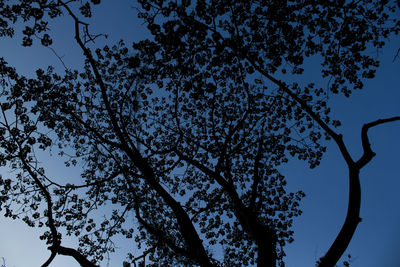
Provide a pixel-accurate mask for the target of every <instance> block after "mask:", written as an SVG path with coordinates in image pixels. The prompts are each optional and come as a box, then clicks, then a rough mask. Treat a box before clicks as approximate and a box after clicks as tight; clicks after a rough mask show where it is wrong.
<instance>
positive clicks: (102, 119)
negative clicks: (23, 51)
mask: <svg viewBox="0 0 400 267" xmlns="http://www.w3.org/2000/svg"><path fill="white" fill-rule="evenodd" d="M138 3H139V4H140V5H141V9H140V12H139V16H140V18H141V19H142V20H143V21H144V23H145V24H146V26H147V28H148V29H149V31H150V33H151V35H152V37H151V38H149V39H147V40H143V41H140V42H136V43H134V44H133V46H132V48H129V46H127V45H126V44H125V42H124V41H120V42H118V43H117V44H115V45H110V46H105V47H103V48H101V49H100V48H93V46H92V45H90V44H89V43H90V42H95V41H96V39H97V38H98V37H101V36H100V35H93V34H92V33H91V32H90V30H89V24H87V23H86V22H85V21H84V20H85V18H88V17H90V16H91V15H92V11H91V6H92V5H93V4H100V1H91V3H89V2H85V3H83V2H82V1H65V2H63V1H39V0H37V1H20V2H19V3H18V4H14V5H12V6H9V5H6V4H5V3H3V2H2V3H1V6H0V8H1V9H2V10H1V13H0V14H1V22H2V23H1V25H0V26H1V35H2V36H4V35H5V36H13V34H14V32H13V27H12V26H10V25H13V23H17V22H18V21H19V20H21V19H22V20H23V23H26V24H28V23H32V24H31V26H26V28H25V29H24V31H23V35H24V38H23V44H22V45H24V46H30V45H32V43H33V41H34V40H35V38H39V39H40V40H41V44H42V45H44V46H50V45H51V44H52V39H51V32H50V31H49V30H48V29H47V21H48V20H50V21H51V19H53V18H55V17H59V16H61V15H65V16H66V17H68V19H70V20H72V21H73V22H74V27H75V28H74V30H75V41H76V43H77V45H78V46H79V47H80V49H81V50H82V52H83V54H84V57H85V65H84V68H83V69H82V70H72V69H66V70H65V73H57V72H56V71H55V70H54V68H52V67H50V68H48V69H47V70H41V69H38V70H37V71H36V77H35V78H27V77H24V76H22V75H19V74H18V72H17V71H16V70H15V69H14V68H12V67H9V66H8V64H7V63H6V62H5V60H4V59H2V60H1V61H0V74H1V84H2V88H3V91H2V96H1V97H2V103H1V111H2V119H1V122H0V124H1V125H0V126H1V127H0V131H1V137H0V138H1V139H0V143H1V149H2V152H1V158H0V159H1V164H2V165H3V166H9V167H10V168H11V169H13V170H15V171H17V174H16V176H15V177H14V178H12V179H3V178H2V179H0V185H1V186H2V191H1V195H0V207H1V208H4V209H5V216H6V217H11V218H13V219H17V218H20V219H22V220H24V221H25V222H26V223H27V224H28V225H29V226H37V227H46V228H47V229H48V230H47V231H46V232H45V234H44V235H43V236H42V238H43V239H45V240H46V242H47V244H48V245H49V250H50V251H51V256H50V257H49V259H48V260H47V261H46V262H45V263H44V264H43V266H48V265H49V264H50V263H51V262H52V260H53V259H54V257H55V256H56V255H57V254H60V255H68V256H71V257H73V258H74V259H76V261H77V262H79V263H80V264H81V265H82V266H96V264H98V262H100V261H101V260H102V259H103V257H104V254H105V253H107V252H110V251H113V250H114V244H113V238H114V237H115V236H117V235H122V236H124V237H126V238H133V239H134V242H136V244H137V246H138V248H140V249H142V250H143V254H142V255H132V254H130V255H129V259H130V263H132V264H133V265H135V266H137V264H141V265H145V264H146V263H145V261H147V264H148V265H149V266H159V265H163V266H188V265H199V266H249V265H257V266H284V261H283V257H284V255H285V253H284V250H283V248H284V246H285V244H286V243H287V242H291V241H292V240H293V238H292V235H293V231H292V230H291V226H292V222H293V219H294V217H296V216H298V215H300V214H301V210H300V208H299V202H300V200H301V198H302V197H303V196H304V193H303V192H301V191H300V192H286V190H285V186H286V180H285V177H284V176H283V175H282V174H281V173H280V171H279V170H278V169H279V168H280V167H281V166H283V165H284V164H286V163H287V162H289V160H291V159H292V158H293V157H295V158H298V159H300V160H304V161H306V162H307V163H308V164H309V166H310V167H311V168H314V167H316V166H317V165H318V164H319V163H320V160H321V158H322V155H323V153H324V152H325V150H326V148H325V144H326V143H325V141H324V140H323V139H324V138H325V139H327V140H331V139H332V140H333V142H335V143H336V144H337V146H338V147H339V149H340V151H341V154H342V156H343V158H344V159H345V161H346V163H347V166H348V170H349V183H350V195H349V206H348V211H347V216H346V220H345V223H344V224H343V226H342V229H341V231H340V232H339V233H338V235H337V238H336V240H335V242H334V243H333V244H332V245H331V247H330V249H329V250H328V252H327V253H326V254H325V255H324V256H323V257H322V258H321V259H320V261H319V262H318V266H334V265H335V264H336V263H337V262H338V261H339V259H340V257H341V256H342V255H343V253H344V252H345V250H346V248H347V246H348V244H349V243H350V241H351V238H352V236H353V234H354V232H355V231H356V227H357V225H358V223H359V221H360V219H359V210H360V201H361V197H360V194H361V188H360V181H359V172H360V169H361V168H363V167H364V166H365V165H366V164H368V163H369V162H370V161H371V159H372V158H373V156H374V152H373V151H372V148H371V145H370V141H369V138H368V130H369V129H370V128H372V127H375V126H378V125H380V124H384V123H389V122H393V121H397V120H400V117H393V118H384V119H380V120H377V121H374V122H370V123H366V124H365V125H364V126H363V128H362V129H361V141H362V147H363V152H364V153H363V155H362V156H361V157H360V158H359V159H353V158H352V157H351V156H350V154H349V152H348V149H347V146H346V144H345V143H344V142H343V138H342V135H341V134H340V133H339V132H338V131H337V130H336V128H337V127H339V126H340V122H339V121H338V120H334V119H331V118H330V116H329V114H330V107H329V102H328V95H329V94H330V93H332V94H343V95H345V96H346V97H348V96H350V94H351V93H352V91H353V90H356V89H361V88H362V87H363V82H364V80H365V79H370V78H373V77H374V73H375V70H376V68H377V67H378V61H377V59H375V58H373V57H371V56H370V55H369V54H368V53H367V51H368V49H370V48H376V49H381V48H383V46H384V44H385V40H386V39H387V38H388V37H390V36H391V35H392V34H397V33H398V30H399V23H398V20H396V18H395V16H394V12H395V11H396V10H397V8H398V6H396V5H395V3H392V2H388V3H385V2H382V1H357V2H354V1H351V2H346V1H334V2H330V1H321V3H315V2H314V1H269V2H267V3H264V2H262V1H239V0H237V1H236V0H233V1H204V0H198V1H193V2H191V1H178V2H177V1H175V0H174V1H162V0H157V1H150V0H148V1H147V0H139V1H138ZM76 10H79V11H76ZM65 19H67V18H65ZM310 59H317V60H318V61H319V62H320V66H321V75H320V77H316V78H315V80H313V81H305V80H304V79H303V78H302V77H303V73H304V71H305V70H304V66H305V64H306V62H307V60H310ZM318 80H321V81H322V82H321V83H320V84H318V83H317V82H316V81H318ZM327 81H329V83H328V82H327ZM321 84H322V85H321ZM40 149H41V150H50V149H52V150H56V151H58V152H59V154H60V155H63V156H66V157H68V161H67V162H66V164H67V166H71V165H72V166H81V167H82V172H81V178H82V182H81V183H79V184H75V183H71V182H69V181H65V182H64V183H59V182H56V180H55V179H54V178H52V177H48V176H47V175H46V172H45V167H46V166H41V165H40V162H39V160H38V159H37V158H36V153H35V151H37V150H40ZM21 205H22V206H23V207H24V208H23V209H22V212H21V210H20V209H19V207H20V206H21ZM109 207H112V208H113V211H112V213H111V214H110V216H106V215H105V216H104V217H102V218H100V217H99V216H98V211H101V210H102V209H105V208H109ZM131 215H132V216H134V217H135V221H134V222H133V223H132V221H131V220H127V218H128V216H131ZM62 234H67V235H75V236H77V237H79V241H80V242H79V247H78V248H67V247H64V246H62V245H61V244H62ZM214 251H220V252H219V253H216V252H214ZM149 262H150V263H149ZM128 264H129V262H125V263H124V265H128ZM139 266H140V265H139Z"/></svg>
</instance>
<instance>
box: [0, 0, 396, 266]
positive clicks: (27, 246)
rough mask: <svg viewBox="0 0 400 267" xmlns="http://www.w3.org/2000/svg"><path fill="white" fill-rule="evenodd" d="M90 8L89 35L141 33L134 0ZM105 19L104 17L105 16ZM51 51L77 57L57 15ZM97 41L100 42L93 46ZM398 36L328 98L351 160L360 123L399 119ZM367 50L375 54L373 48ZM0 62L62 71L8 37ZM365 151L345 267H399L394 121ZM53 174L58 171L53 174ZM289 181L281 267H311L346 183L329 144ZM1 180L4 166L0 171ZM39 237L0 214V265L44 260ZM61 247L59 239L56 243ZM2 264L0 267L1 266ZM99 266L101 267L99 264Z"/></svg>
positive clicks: (337, 217) (114, 261) (60, 260)
mask: <svg viewBox="0 0 400 267" xmlns="http://www.w3.org/2000/svg"><path fill="white" fill-rule="evenodd" d="M102 2H104V3H102V5H100V7H99V8H98V9H95V10H94V15H95V18H94V19H93V21H92V22H91V25H93V30H95V31H96V30H97V31H98V32H103V33H107V34H108V35H109V39H108V40H107V42H108V41H115V40H119V39H124V40H127V41H132V40H139V39H141V38H143V37H144V36H145V35H146V30H145V29H144V26H143V25H141V23H140V22H139V21H138V20H137V19H136V18H135V10H134V9H133V1H129V0H118V1H111V0H108V1H102ZM105 18H106V19H105ZM51 27H54V30H55V31H54V32H55V34H56V35H55V36H54V44H53V48H54V49H55V51H57V53H58V55H59V56H61V57H62V58H63V61H64V63H65V64H66V65H67V66H75V65H76V62H81V61H79V60H81V58H82V53H81V51H80V50H79V49H78V47H77V45H75V44H74V43H72V42H71V40H72V38H73V32H72V21H71V20H70V19H69V18H67V17H64V18H62V19H58V20H57V21H55V22H53V24H52V25H51ZM100 43H101V41H100ZM398 48H400V41H399V39H398V38H397V39H394V40H392V41H391V43H390V44H389V45H388V46H387V48H385V49H384V50H383V51H381V55H380V59H381V67H380V68H379V69H378V71H377V75H376V78H375V79H373V80H370V81H368V82H366V85H365V88H364V89H363V90H362V91H358V92H355V93H353V95H352V97H350V98H349V99H346V98H344V97H335V96H332V99H331V103H330V104H331V106H332V118H334V119H339V120H341V122H342V126H341V127H340V128H339V130H338V131H340V132H341V133H342V134H343V136H344V141H345V143H346V144H347V145H348V148H349V150H350V153H351V155H352V156H353V157H354V158H357V157H359V156H360V155H361V152H362V150H361V141H360V132H361V127H362V125H363V123H367V122H371V121H374V120H376V119H379V118H386V117H391V116H396V115H400V105H399V100H400V90H399V89H400V88H399V85H400V75H399V69H400V68H399V64H400V59H399V58H398V59H397V60H395V61H394V62H393V58H394V55H395V53H396V51H397V49H398ZM371 53H374V52H373V51H372V52H371ZM0 57H4V58H5V59H6V61H8V62H9V63H10V64H11V65H13V66H15V67H16V68H17V70H19V71H20V72H22V73H24V74H26V75H32V74H33V73H34V71H35V70H36V68H37V67H42V68H45V67H46V66H47V65H56V67H57V68H60V69H62V65H61V63H60V61H59V59H58V58H57V57H56V56H55V55H54V54H53V52H52V51H51V50H49V49H47V48H42V47H33V48H22V47H20V46H19V43H18V44H16V40H15V39H12V40H10V39H4V38H1V39H0ZM313 68H316V66H312V65H311V66H309V71H308V72H307V74H306V75H305V76H303V78H304V79H305V80H313V79H316V77H314V75H315V73H316V72H315V70H314V69H313ZM369 133H370V134H369V136H370V141H371V145H372V149H373V151H374V152H376V154H377V155H376V157H375V158H374V159H373V160H372V161H371V162H370V163H369V164H368V165H367V166H366V167H364V168H363V169H362V170H361V174H360V178H361V187H362V202H361V214H360V215H361V218H362V222H361V223H360V224H359V226H358V228H357V231H356V233H355V235H354V237H353V239H352V242H351V243H350V246H349V248H348V249H347V250H346V253H345V254H346V255H347V254H349V253H350V254H351V266H352V267H376V266H387V267H398V266H400V253H399V252H398V248H399V247H400V244H399V242H400V241H399V240H400V228H399V227H398V226H399V225H400V209H399V206H398V204H399V203H400V201H399V195H400V194H399V188H400V157H399V151H400V139H399V138H398V136H400V122H394V123H391V124H385V125H381V126H378V127H375V128H373V129H371V130H370V132H369ZM43 161H45V162H46V163H47V164H48V165H49V169H48V173H50V174H51V173H54V174H57V175H59V176H61V177H63V175H65V176H66V175H71V173H68V174H67V173H62V171H65V172H69V170H65V169H62V164H60V162H56V161H55V160H54V159H52V158H45V159H44V160H43ZM60 170H62V171H61V174H60ZM281 171H282V172H283V174H285V175H286V178H287V179H288V186H289V190H299V189H301V190H303V191H304V192H305V193H306V198H305V199H304V200H303V201H302V203H301V207H302V210H303V214H302V215H301V216H300V217H298V218H296V219H295V223H294V227H293V230H294V232H295V235H294V239H295V241H294V242H293V243H292V244H290V245H288V246H287V247H286V249H285V251H286V254H287V257H286V260H285V262H286V266H287V267H303V266H314V265H315V261H316V260H317V259H318V258H319V257H321V256H322V255H323V254H324V253H325V252H326V251H327V249H328V248H329V246H330V245H331V243H332V242H333V240H334V238H335V237H336V234H337V233H338V232H339V230H340V227H341V225H342V223H343V221H344V218H345V215H346V209H347V199H348V185H347V180H348V177H347V168H346V165H345V162H344V160H343V159H342V157H341V155H340V154H339V151H338V149H337V147H336V146H335V145H334V143H332V142H331V143H329V144H328V150H327V153H326V154H325V156H324V158H323V160H322V162H321V164H320V166H318V167H317V168H316V169H312V170H310V169H309V168H307V166H306V165H305V164H304V163H302V162H296V161H293V162H292V163H291V164H289V165H288V166H285V167H284V168H283V169H282V170H281ZM0 173H1V174H2V175H3V176H4V175H6V173H7V170H6V169H4V168H3V169H0ZM74 175H75V174H74ZM39 235H40V232H39V231H38V230H37V229H31V228H28V227H27V226H26V225H25V224H24V223H22V222H19V221H12V220H9V219H8V218H4V217H0V240H1V241H0V264H1V263H2V261H1V257H4V258H5V261H6V266H7V267H13V266H15V267H25V266H40V265H41V264H42V263H43V262H44V261H45V260H46V259H47V258H48V256H49V255H50V254H49V252H48V251H47V249H46V245H45V243H44V242H42V241H40V240H39V238H38V237H39ZM65 241H66V243H63V244H65V245H66V246H71V247H77V246H76V244H77V243H76V240H74V239H67V240H65ZM63 242H64V240H63ZM118 245H119V246H120V247H121V249H120V250H117V253H116V254H115V255H110V256H111V260H110V262H109V264H108V266H122V260H123V257H121V254H122V253H120V252H121V251H123V250H127V249H129V248H132V249H133V250H134V249H135V248H134V247H132V246H133V244H131V243H128V242H126V241H121V242H119V243H118ZM0 266H1V265H0ZM51 266H53V267H66V266H70V267H74V266H79V265H78V264H77V263H76V262H75V261H74V260H73V259H72V258H70V257H65V256H57V257H56V259H55V260H54V261H53V263H52V264H51ZM102 266H107V262H104V263H103V264H102Z"/></svg>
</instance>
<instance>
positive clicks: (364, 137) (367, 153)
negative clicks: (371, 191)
mask: <svg viewBox="0 0 400 267" xmlns="http://www.w3.org/2000/svg"><path fill="white" fill-rule="evenodd" d="M399 120H400V116H395V117H391V118H387V119H379V120H376V121H373V122H370V123H366V124H364V125H363V127H362V129H361V142H362V147H363V150H364V153H363V155H362V156H361V158H360V159H359V160H358V161H357V162H356V165H357V166H358V168H360V169H361V168H362V167H364V166H365V165H366V164H367V163H368V162H370V161H371V159H372V158H373V157H374V156H375V153H374V152H373V151H372V149H371V144H370V142H369V138H368V130H369V129H371V128H372V127H375V126H378V125H381V124H384V123H389V122H394V121H399Z"/></svg>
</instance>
